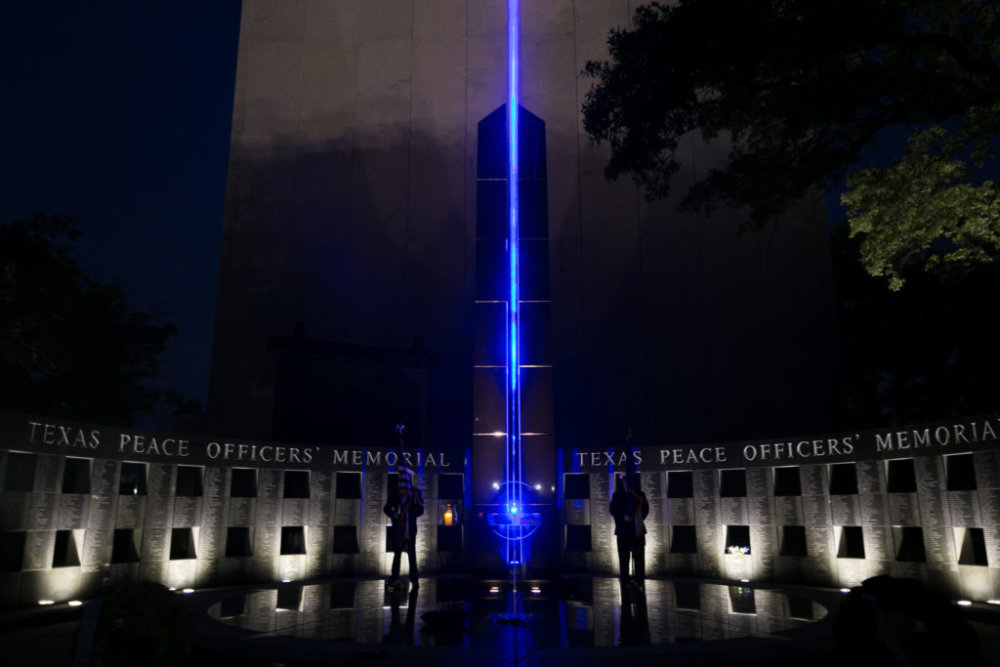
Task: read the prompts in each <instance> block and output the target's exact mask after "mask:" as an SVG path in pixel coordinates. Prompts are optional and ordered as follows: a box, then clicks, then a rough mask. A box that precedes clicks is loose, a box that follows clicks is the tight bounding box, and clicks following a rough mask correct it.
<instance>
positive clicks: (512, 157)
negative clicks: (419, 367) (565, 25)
mask: <svg viewBox="0 0 1000 667" xmlns="http://www.w3.org/2000/svg"><path fill="white" fill-rule="evenodd" d="M519 23H520V5H519V0H507V154H508V160H507V196H508V200H507V205H508V235H507V238H508V254H509V258H510V294H509V298H508V307H507V331H508V334H507V335H508V349H509V355H508V359H507V385H508V386H507V456H506V475H505V482H506V485H505V486H506V488H507V489H508V493H510V494H511V495H512V496H513V497H512V498H511V497H508V499H507V500H508V501H509V502H510V505H509V513H510V514H511V515H514V514H516V513H517V505H518V504H519V503H520V501H521V477H522V470H521V383H520V382H519V379H520V373H521V368H520V354H519V352H520V350H519V348H520V332H519V330H518V301H519V299H520V294H519V285H518V279H519V267H518V259H519V258H518V238H519V236H518V182H517V181H518V143H519V137H518V126H517V115H518V106H519V103H520V100H519V69H520V62H519V57H518V56H519V50H520V41H521V40H520V30H519V27H520V26H519ZM523 538H524V531H523V530H522V529H521V527H520V526H519V525H518V526H517V527H516V528H514V526H511V528H510V529H508V532H507V539H506V540H505V541H506V543H507V562H508V563H511V564H512V563H519V562H522V560H523V559H522V558H521V554H520V551H521V545H520V544H519V542H520V540H522V539H523Z"/></svg>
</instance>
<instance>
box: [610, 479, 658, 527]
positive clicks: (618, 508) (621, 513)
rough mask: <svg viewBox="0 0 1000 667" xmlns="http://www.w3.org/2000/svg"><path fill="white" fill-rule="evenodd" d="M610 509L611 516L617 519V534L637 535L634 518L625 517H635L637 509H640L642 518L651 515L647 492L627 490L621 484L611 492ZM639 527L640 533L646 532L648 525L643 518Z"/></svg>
mask: <svg viewBox="0 0 1000 667" xmlns="http://www.w3.org/2000/svg"><path fill="white" fill-rule="evenodd" d="M610 510H611V516H612V517H614V519H615V535H636V531H635V523H634V521H633V519H631V518H630V519H626V518H625V517H626V516H632V517H634V516H635V512H636V510H638V511H640V512H641V518H642V519H645V518H646V517H647V516H649V500H647V499H646V494H645V493H643V492H642V491H641V490H638V489H632V490H629V491H626V490H625V488H624V487H621V486H619V487H618V488H617V489H615V492H614V493H613V494H611V507H610ZM639 527H640V530H639V533H638V534H640V535H642V534H645V533H646V525H645V523H643V521H641V520H640V522H639Z"/></svg>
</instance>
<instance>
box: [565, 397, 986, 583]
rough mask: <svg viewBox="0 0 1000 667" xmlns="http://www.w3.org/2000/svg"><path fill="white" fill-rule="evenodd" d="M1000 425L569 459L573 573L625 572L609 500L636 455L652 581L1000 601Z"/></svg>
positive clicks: (947, 425)
mask: <svg viewBox="0 0 1000 667" xmlns="http://www.w3.org/2000/svg"><path fill="white" fill-rule="evenodd" d="M998 436H1000V416H997V415H988V416H982V417H976V418H970V419H963V420H958V421H950V422H942V423H934V424H921V425H917V426H906V427H893V428H891V429H883V430H878V431H865V432H855V433H841V434H833V435H823V436H809V437H805V438H801V437H800V438H783V439H780V440H761V441H752V442H741V443H727V444H720V445H696V446H670V447H645V448H639V449H633V450H632V451H628V450H623V449H620V448H618V449H614V448H613V449H608V450H604V451H571V452H570V451H563V452H562V461H561V463H562V470H563V472H564V474H563V479H564V483H563V484H564V488H565V494H564V496H565V499H564V501H563V503H564V506H563V512H562V513H563V516H564V522H565V527H564V530H565V539H564V544H565V550H564V554H563V562H564V565H565V567H566V568H568V569H573V570H591V571H596V572H602V571H611V570H613V569H615V568H616V567H617V565H616V563H617V560H616V555H615V547H614V537H613V533H614V522H613V520H612V518H611V516H610V515H609V514H608V502H609V499H610V494H611V491H612V490H613V484H614V473H615V472H616V471H623V470H625V469H626V466H627V463H628V459H629V457H630V456H631V457H632V458H633V463H634V464H635V466H636V468H637V469H638V470H639V471H641V484H642V488H643V490H644V491H645V493H646V495H647V497H648V498H649V504H650V514H649V517H648V518H647V519H646V527H647V529H648V531H649V534H648V536H647V546H646V571H647V573H648V574H659V575H669V574H685V575H696V576H705V577H723V578H727V579H736V580H739V579H749V580H758V581H760V580H766V581H782V582H798V583H808V584H815V585H821V586H840V587H843V586H853V585H856V584H858V583H860V582H861V581H863V580H864V579H866V578H868V577H871V576H875V575H878V574H889V575H893V576H899V577H913V578H917V579H920V580H923V581H925V582H928V583H930V584H932V585H935V586H937V587H939V588H941V589H942V590H944V591H946V592H947V593H949V594H950V595H952V596H955V597H959V596H961V597H966V598H970V599H974V600H987V599H994V598H1000V569H998V565H1000V549H998V547H1000V446H998Z"/></svg>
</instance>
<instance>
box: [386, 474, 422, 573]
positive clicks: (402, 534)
mask: <svg viewBox="0 0 1000 667" xmlns="http://www.w3.org/2000/svg"><path fill="white" fill-rule="evenodd" d="M397 476H398V483H397V485H396V488H395V489H390V490H389V500H388V502H386V504H385V507H383V508H382V511H383V512H385V513H386V515H387V516H388V517H389V518H390V519H391V520H392V530H391V535H392V578H391V579H390V584H391V585H393V586H395V585H396V584H397V583H398V580H399V561H400V555H401V554H402V553H403V551H406V562H407V564H408V565H409V567H410V583H412V584H413V587H414V588H416V587H418V586H419V584H418V583H417V579H418V578H419V576H420V575H419V571H418V568H417V552H416V542H417V518H419V517H420V516H421V515H422V514H423V513H424V497H423V494H421V493H420V489H419V488H417V487H416V486H414V485H413V472H412V471H411V470H408V469H406V468H404V467H400V468H399V469H398V475H397Z"/></svg>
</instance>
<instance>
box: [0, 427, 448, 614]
mask: <svg viewBox="0 0 1000 667" xmlns="http://www.w3.org/2000/svg"><path fill="white" fill-rule="evenodd" d="M388 440H389V441H391V438H390V439H388ZM463 460H464V453H463V452H457V453H454V452H448V451H437V450H430V449H423V448H422V449H414V450H412V451H409V450H403V451H401V450H400V448H398V447H358V448H344V447H330V446H322V445H317V446H313V445H302V444H282V443H272V442H250V441H227V440H225V439H220V438H209V437H200V436H179V435H173V434H162V433H148V432H141V431H132V430H128V429H119V428H115V427H108V426H96V425H89V424H79V423H70V422H66V421H60V420H53V419H47V418H43V417H34V416H29V415H23V414H17V413H11V412H4V411H0V480H2V481H3V489H2V495H0V605H3V606H12V605H26V604H34V603H36V602H38V601H39V600H56V601H58V600H67V599H70V598H74V597H86V596H89V595H93V594H95V593H96V592H99V591H100V589H101V587H102V586H103V585H105V584H113V583H119V582H125V581H139V580H145V581H157V582H160V583H163V584H164V585H166V586H169V587H172V588H177V589H181V588H186V587H204V586H207V585H221V584H227V583H238V582H247V581H283V580H299V579H304V578H308V577H316V576H321V575H351V574H356V575H365V576H373V575H387V574H388V573H389V567H390V564H391V560H392V553H391V551H389V552H388V553H387V546H386V545H387V544H389V542H388V541H387V539H386V533H387V523H388V518H387V517H386V516H385V514H383V512H382V507H383V504H384V503H385V500H386V497H387V494H386V490H387V489H390V488H393V487H394V486H395V485H396V483H397V482H396V472H395V471H396V470H397V467H398V466H399V465H405V466H406V467H408V468H410V469H411V470H413V471H414V472H415V473H416V477H417V479H418V480H419V483H420V487H421V489H422V490H423V493H424V498H425V507H426V511H425V513H424V516H423V517H422V518H421V519H420V524H419V531H418V533H417V553H418V557H419V559H420V560H419V562H420V563H421V566H423V567H425V568H426V570H427V571H428V572H435V571H440V570H442V569H444V568H446V567H448V566H449V565H452V564H454V562H455V561H456V559H458V558H459V557H460V554H461V547H462V533H463V527H462V519H463V508H464V506H465V504H466V498H465V497H464V489H465V486H466V485H465V469H464V464H463ZM403 562H404V565H403V573H404V574H405V573H406V571H407V570H406V568H407V565H406V559H405V558H404V559H403Z"/></svg>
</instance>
